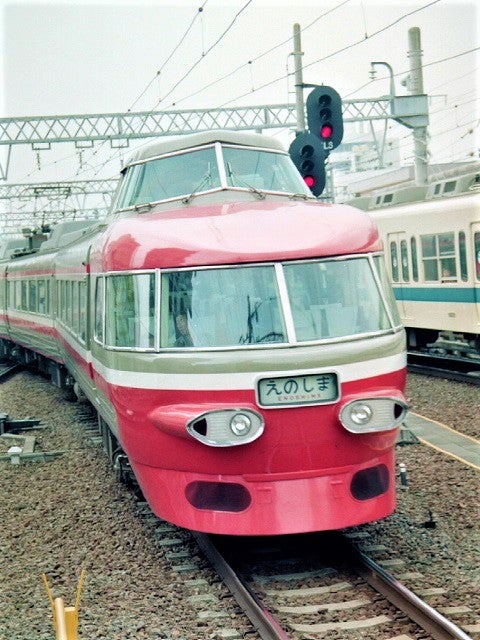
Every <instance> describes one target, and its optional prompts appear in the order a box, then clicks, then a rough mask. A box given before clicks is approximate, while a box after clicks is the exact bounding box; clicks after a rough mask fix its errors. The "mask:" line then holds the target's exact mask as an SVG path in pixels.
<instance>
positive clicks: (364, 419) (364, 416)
mask: <svg viewBox="0 0 480 640" xmlns="http://www.w3.org/2000/svg"><path fill="white" fill-rule="evenodd" d="M349 410H350V418H351V420H352V422H354V423H355V424H358V425H359V426H360V425H364V424H367V423H368V422H370V420H371V419H372V415H373V411H372V407H370V406H369V405H368V404H366V403H365V402H354V403H353V404H352V406H351V407H350V409H349Z"/></svg>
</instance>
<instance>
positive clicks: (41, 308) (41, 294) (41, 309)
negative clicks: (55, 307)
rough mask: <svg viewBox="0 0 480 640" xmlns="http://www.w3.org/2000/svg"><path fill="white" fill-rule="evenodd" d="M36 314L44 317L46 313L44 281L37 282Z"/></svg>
mask: <svg viewBox="0 0 480 640" xmlns="http://www.w3.org/2000/svg"><path fill="white" fill-rule="evenodd" d="M37 285H38V313H41V314H42V315H45V313H46V300H45V280H38V282H37Z"/></svg>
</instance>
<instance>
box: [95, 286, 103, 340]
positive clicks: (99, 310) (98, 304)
mask: <svg viewBox="0 0 480 640" xmlns="http://www.w3.org/2000/svg"><path fill="white" fill-rule="evenodd" d="M103 294H104V281H103V278H97V281H96V283H95V338H96V339H97V340H98V342H101V343H103V311H104V295H103Z"/></svg>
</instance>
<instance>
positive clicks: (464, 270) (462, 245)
mask: <svg viewBox="0 0 480 640" xmlns="http://www.w3.org/2000/svg"><path fill="white" fill-rule="evenodd" d="M458 255H459V257H460V275H461V278H462V280H463V282H466V281H467V280H468V265H467V242H466V239H465V232H464V231H460V233H459V234H458Z"/></svg>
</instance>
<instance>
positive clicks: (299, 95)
mask: <svg viewBox="0 0 480 640" xmlns="http://www.w3.org/2000/svg"><path fill="white" fill-rule="evenodd" d="M302 56H303V51H302V41H301V29H300V25H299V24H298V23H295V24H294V25H293V60H294V63H295V110H296V113H297V133H303V132H304V131H305V106H304V104H303V71H302Z"/></svg>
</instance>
